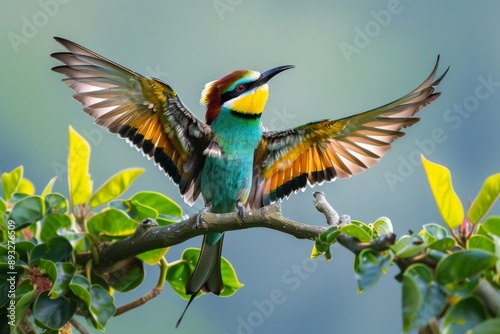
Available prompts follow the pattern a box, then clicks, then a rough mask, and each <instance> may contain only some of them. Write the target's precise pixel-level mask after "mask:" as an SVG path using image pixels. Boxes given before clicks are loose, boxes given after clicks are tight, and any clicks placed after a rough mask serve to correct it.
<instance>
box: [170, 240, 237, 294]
mask: <svg viewBox="0 0 500 334" xmlns="http://www.w3.org/2000/svg"><path fill="white" fill-rule="evenodd" d="M199 257H200V249H199V248H186V249H185V250H184V252H183V253H182V257H181V260H179V261H176V262H173V263H170V264H169V266H168V269H167V275H166V280H167V282H168V283H169V284H170V286H171V287H172V289H173V290H174V291H175V292H177V294H178V295H179V296H181V297H182V298H184V299H186V300H189V298H190V297H191V296H189V295H186V292H185V290H184V286H185V285H186V282H187V280H188V278H189V276H191V273H192V272H193V271H194V268H195V266H196V264H197V263H198V259H199ZM221 273H222V281H223V282H224V291H223V292H222V293H221V294H220V296H221V297H228V296H231V295H233V294H234V293H235V292H236V291H237V290H238V289H240V288H242V287H243V284H241V283H240V282H239V281H238V277H237V276H236V272H235V270H234V268H233V266H232V265H231V264H230V263H229V261H228V260H226V259H225V258H224V257H222V258H221Z"/></svg>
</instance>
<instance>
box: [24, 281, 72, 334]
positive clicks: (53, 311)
mask: <svg viewBox="0 0 500 334" xmlns="http://www.w3.org/2000/svg"><path fill="white" fill-rule="evenodd" d="M76 307H77V305H76V302H75V301H74V300H72V299H65V298H57V299H50V297H49V292H48V291H43V292H42V293H40V294H39V295H38V297H37V299H36V301H35V304H34V305H33V316H34V317H35V320H36V321H37V323H38V324H40V325H42V326H43V327H44V328H46V329H54V330H56V329H59V328H61V327H62V326H64V325H65V324H66V323H67V322H68V321H69V319H71V318H72V317H73V315H74V314H75V312H76Z"/></svg>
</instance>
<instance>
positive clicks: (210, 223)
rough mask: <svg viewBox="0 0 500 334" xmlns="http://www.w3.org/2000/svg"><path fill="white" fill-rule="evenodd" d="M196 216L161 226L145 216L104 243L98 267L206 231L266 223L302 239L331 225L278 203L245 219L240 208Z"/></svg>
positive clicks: (103, 266)
mask: <svg viewBox="0 0 500 334" xmlns="http://www.w3.org/2000/svg"><path fill="white" fill-rule="evenodd" d="M196 218H197V215H194V216H192V217H190V218H188V219H186V220H184V221H182V222H179V223H176V224H172V225H168V226H163V227H158V224H157V223H156V222H155V221H154V220H151V219H145V220H144V221H143V222H142V223H141V224H140V225H139V226H138V228H137V230H136V231H135V233H134V234H133V235H132V236H130V237H128V238H126V239H123V240H120V241H117V242H113V243H102V244H101V246H100V248H99V254H100V263H99V265H98V266H97V269H98V270H107V269H108V268H109V267H110V266H112V265H113V264H116V263H117V262H119V261H121V260H124V259H127V258H130V257H132V256H136V255H139V254H141V253H143V252H146V251H149V250H153V249H158V248H165V247H170V246H174V245H177V244H180V243H182V242H184V241H186V240H189V239H191V238H193V237H196V236H198V235H202V234H206V233H213V232H226V231H235V230H242V229H247V228H254V227H264V228H270V229H273V230H277V231H280V232H283V233H286V234H290V235H292V236H294V237H296V238H298V239H309V240H314V239H315V238H316V237H317V236H318V234H320V233H321V232H323V231H325V230H326V229H327V227H326V226H312V225H307V224H302V223H299V222H296V221H294V220H291V219H288V218H285V217H283V216H282V215H281V208H280V207H279V206H277V205H270V206H266V207H263V208H261V209H258V210H254V211H249V212H247V214H246V216H245V222H244V223H243V222H242V221H241V217H240V216H239V214H238V213H237V212H235V213H228V214H214V213H210V212H206V213H203V218H202V221H203V223H202V224H201V226H197V225H196Z"/></svg>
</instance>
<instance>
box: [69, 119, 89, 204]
mask: <svg viewBox="0 0 500 334" xmlns="http://www.w3.org/2000/svg"><path fill="white" fill-rule="evenodd" d="M89 159H90V145H89V143H88V142H87V141H86V140H85V138H83V137H82V136H81V135H80V134H79V133H78V132H76V131H75V130H74V129H73V128H72V127H71V126H70V127H69V156H68V183H69V193H70V197H71V203H72V205H73V206H75V205H79V204H85V203H87V201H88V200H89V198H90V195H91V194H92V180H91V179H90V174H89Z"/></svg>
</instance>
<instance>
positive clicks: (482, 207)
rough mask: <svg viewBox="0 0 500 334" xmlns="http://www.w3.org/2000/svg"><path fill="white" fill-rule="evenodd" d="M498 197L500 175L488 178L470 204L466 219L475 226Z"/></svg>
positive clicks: (499, 193) (499, 192)
mask: <svg viewBox="0 0 500 334" xmlns="http://www.w3.org/2000/svg"><path fill="white" fill-rule="evenodd" d="M499 195H500V173H498V174H494V175H491V176H490V177H488V178H487V179H486V180H485V181H484V183H483V186H482V187H481V190H479V193H478V194H477V196H476V198H475V199H474V201H473V202H472V204H471V206H470V208H469V211H468V212H467V217H469V220H470V222H471V223H472V224H476V223H477V222H478V221H479V220H481V218H482V217H484V215H485V214H486V213H487V212H488V210H489V209H490V208H491V207H492V206H493V204H494V203H495V202H496V200H497V198H498V196H499Z"/></svg>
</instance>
